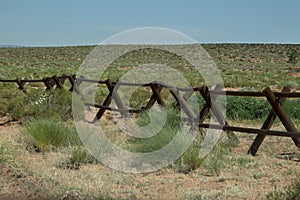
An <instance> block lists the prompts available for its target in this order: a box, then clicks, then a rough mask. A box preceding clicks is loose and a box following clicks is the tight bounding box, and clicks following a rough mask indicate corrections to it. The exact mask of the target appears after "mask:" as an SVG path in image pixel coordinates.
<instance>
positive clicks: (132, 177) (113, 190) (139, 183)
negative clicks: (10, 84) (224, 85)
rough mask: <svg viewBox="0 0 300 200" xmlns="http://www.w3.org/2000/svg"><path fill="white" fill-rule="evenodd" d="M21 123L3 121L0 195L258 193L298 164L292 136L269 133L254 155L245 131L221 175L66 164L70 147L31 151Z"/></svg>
mask: <svg viewBox="0 0 300 200" xmlns="http://www.w3.org/2000/svg"><path fill="white" fill-rule="evenodd" d="M20 128H21V127H20V126H18V125H14V126H1V127H0V141H1V142H0V145H1V146H2V147H6V148H8V149H10V151H9V152H10V153H11V156H8V158H7V160H6V161H4V162H3V163H1V165H0V166H1V168H0V173H1V176H0V180H1V181H0V199H53V198H55V199H107V198H110V199H257V198H264V197H265V195H266V194H267V193H268V192H270V191H273V190H274V189H282V188H283V187H285V186H287V185H289V184H290V183H291V180H293V179H294V178H295V177H296V176H297V172H298V171H299V169H300V166H299V164H298V161H299V159H300V154H299V152H298V151H297V149H296V148H295V146H294V145H293V143H292V140H291V139H289V138H278V137H267V139H266V141H265V142H264V144H263V145H262V147H261V149H260V150H259V152H258V156H256V157H254V158H253V157H251V156H248V155H247V154H246V152H247V150H248V147H249V145H250V144H251V142H252V140H253V136H252V135H245V134H238V136H239V138H240V140H241V143H240V145H239V146H238V147H237V148H235V149H233V151H232V152H231V153H230V154H229V155H228V156H225V159H224V163H225V165H224V167H223V168H222V169H221V171H220V174H219V175H215V174H212V173H211V172H210V170H209V169H208V168H207V167H203V168H200V169H197V170H196V171H193V172H191V173H189V174H183V173H179V172H177V171H176V170H175V169H171V168H164V169H162V170H159V171H156V172H153V173H148V174H127V173H122V172H118V171H114V170H111V169H109V168H107V167H105V166H103V165H101V164H86V165H83V166H81V167H80V168H79V170H70V169H63V168H60V167H57V166H58V164H59V163H61V162H63V161H65V160H66V159H67V158H68V157H69V156H70V154H71V149H70V148H64V149H61V150H60V151H58V152H46V153H36V152H32V151H30V150H28V149H26V139H25V138H24V136H23V135H22V134H21V131H20ZM8 154H9V153H8Z"/></svg>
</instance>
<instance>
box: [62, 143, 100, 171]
mask: <svg viewBox="0 0 300 200" xmlns="http://www.w3.org/2000/svg"><path fill="white" fill-rule="evenodd" d="M97 163H99V162H98V161H97V160H96V159H95V158H94V157H93V156H92V155H91V153H90V152H89V151H88V150H87V149H86V148H84V147H82V146H78V147H76V148H75V149H74V150H73V151H72V155H71V157H70V158H69V159H68V160H67V161H66V162H65V163H62V164H60V166H61V167H65V168H69V169H78V168H79V167H80V166H81V165H83V164H97Z"/></svg>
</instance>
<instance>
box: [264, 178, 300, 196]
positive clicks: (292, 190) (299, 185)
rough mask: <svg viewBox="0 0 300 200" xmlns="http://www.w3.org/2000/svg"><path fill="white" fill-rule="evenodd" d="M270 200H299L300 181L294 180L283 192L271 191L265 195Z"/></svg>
mask: <svg viewBox="0 0 300 200" xmlns="http://www.w3.org/2000/svg"><path fill="white" fill-rule="evenodd" d="M267 199H270V200H294V199H300V179H296V180H295V181H294V182H293V183H292V184H291V185H290V186H288V187H287V188H286V189H285V191H282V192H280V191H273V192H270V193H269V194H268V195H267Z"/></svg>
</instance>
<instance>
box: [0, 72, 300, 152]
mask: <svg viewBox="0 0 300 200" xmlns="http://www.w3.org/2000/svg"><path fill="white" fill-rule="evenodd" d="M66 80H69V83H70V85H71V87H70V88H69V91H72V92H76V93H77V94H81V92H80V85H81V84H82V83H83V82H89V83H95V84H101V85H105V86H106V87H107V89H108V90H109V94H108V95H107V96H106V98H105V100H104V101H103V102H102V103H100V104H91V103H88V102H87V103H86V105H87V106H92V107H96V108H99V110H98V112H97V114H96V115H95V117H94V120H93V121H92V123H95V122H96V121H98V120H100V119H101V117H102V116H103V114H104V113H105V111H106V110H111V111H116V112H120V113H121V114H122V115H127V114H128V113H139V112H143V111H145V110H148V109H150V108H151V107H152V106H153V105H154V104H155V103H158V104H159V105H161V106H165V102H164V99H163V98H162V95H161V91H162V89H163V88H165V89H167V90H168V91H169V92H170V94H171V95H172V96H173V97H174V99H175V100H176V101H177V106H179V105H180V108H181V109H182V110H183V112H184V113H185V114H186V116H187V120H188V122H189V124H190V125H191V126H197V127H198V128H209V129H221V130H224V131H226V132H227V135H228V137H229V138H231V139H234V140H238V139H237V137H236V136H235V134H234V133H233V131H236V132H242V133H249V134H257V136H256V138H255V140H254V141H253V143H252V145H251V146H250V148H249V151H248V153H249V154H251V155H253V156H254V155H255V154H256V152H257V151H258V149H259V147H260V145H261V144H262V143H263V141H264V139H265V137H266V136H267V135H272V136H280V137H290V138H291V139H292V140H293V142H294V144H295V145H296V146H297V147H298V149H300V132H299V131H298V130H297V128H296V127H295V125H294V123H293V121H292V120H291V118H290V117H289V116H288V114H287V113H286V112H285V110H284V109H283V107H282V106H283V104H284V102H285V100H286V99H287V98H300V93H299V92H291V91H290V88H289V87H287V86H286V87H284V88H283V89H282V91H281V92H274V91H272V90H271V89H270V88H269V87H267V88H265V89H264V90H263V91H226V90H225V91H224V90H223V89H224V88H222V87H221V86H219V85H217V86H215V87H214V88H211V89H209V88H208V87H207V86H201V87H197V88H177V87H173V86H171V85H166V84H164V83H160V82H151V83H125V82H112V81H110V80H109V79H108V80H105V81H99V80H91V79H85V78H84V77H79V78H76V76H75V75H62V76H52V77H46V78H43V79H39V80H27V79H19V78H18V79H15V80H0V82H11V83H16V84H17V86H18V88H19V89H20V90H22V91H24V92H25V93H26V88H25V86H26V83H37V82H41V83H43V84H44V85H45V89H46V90H50V89H52V88H63V84H64V83H65V82H66ZM116 86H117V87H116ZM121 86H122V87H123V86H126V87H148V88H150V89H151V91H152V95H151V97H150V99H149V101H148V102H147V105H146V106H145V107H142V108H140V109H128V108H126V107H125V106H124V104H123V102H122V99H121V98H120V97H119V96H118V94H117V90H118V88H119V87H121ZM180 93H181V94H183V95H180ZM193 93H199V94H200V95H201V96H202V97H203V99H204V100H205V104H204V105H203V107H202V109H200V112H199V113H194V111H193V110H192V109H190V108H189V106H188V105H187V100H188V99H189V97H190V96H191V95H192V94H193ZM224 95H227V96H242V97H245V96H247V97H264V98H266V100H267V102H268V103H269V104H270V105H271V109H270V111H269V114H268V116H267V118H266V119H265V121H264V123H263V125H262V127H261V128H260V129H258V128H248V127H244V126H243V127H239V126H231V125H229V123H228V122H227V121H226V119H225V117H224V116H223V113H222V112H221V110H220V109H219V108H218V106H217V103H216V99H217V98H218V97H220V96H224ZM112 101H114V102H115V103H116V105H117V108H112V107H111V106H110V105H111V102H112ZM210 112H211V113H212V114H213V115H214V116H215V118H216V119H217V121H218V124H208V123H204V121H205V119H206V118H207V117H208V114H209V113H210ZM276 117H278V118H279V120H280V121H281V123H282V124H283V126H284V127H285V129H286V131H277V130H270V128H271V126H272V124H273V123H274V121H275V119H276Z"/></svg>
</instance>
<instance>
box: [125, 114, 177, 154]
mask: <svg viewBox="0 0 300 200" xmlns="http://www.w3.org/2000/svg"><path fill="white" fill-rule="evenodd" d="M149 122H150V118H149V116H148V113H147V112H145V113H143V114H141V115H140V116H139V118H138V119H137V122H136V123H137V124H138V125H139V126H146V125H147V124H148V123H149ZM179 123H180V116H179V114H178V113H177V111H175V110H168V111H167V119H166V123H165V125H164V127H163V129H162V130H161V131H160V132H159V133H157V134H156V135H154V136H152V137H150V138H134V139H132V140H130V141H129V142H130V144H131V145H132V146H131V150H132V151H136V152H142V153H146V152H152V151H156V150H158V149H161V148H162V147H164V146H165V145H167V144H168V143H169V142H170V141H171V140H172V139H173V138H174V137H175V135H176V132H177V129H178V128H179V125H180V124H179Z"/></svg>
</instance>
